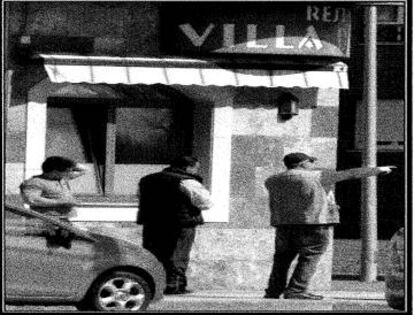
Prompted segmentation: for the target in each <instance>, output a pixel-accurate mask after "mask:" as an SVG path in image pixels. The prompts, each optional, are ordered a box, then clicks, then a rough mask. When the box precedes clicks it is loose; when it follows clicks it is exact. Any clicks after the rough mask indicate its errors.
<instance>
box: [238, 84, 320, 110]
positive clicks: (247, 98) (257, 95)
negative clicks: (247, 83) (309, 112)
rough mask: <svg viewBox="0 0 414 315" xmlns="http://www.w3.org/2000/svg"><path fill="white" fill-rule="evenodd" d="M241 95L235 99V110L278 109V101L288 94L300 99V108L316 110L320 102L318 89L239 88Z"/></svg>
mask: <svg viewBox="0 0 414 315" xmlns="http://www.w3.org/2000/svg"><path fill="white" fill-rule="evenodd" d="M238 90H240V93H237V94H236V96H235V97H234V108H247V109H254V108H269V109H273V108H276V107H277V99H278V98H279V97H280V96H281V95H282V94H283V93H286V92H289V93H291V94H293V95H294V96H295V97H297V98H298V108H299V110H300V109H305V108H306V109H309V108H315V107H316V104H317V101H318V88H307V89H303V88H289V89H288V88H276V89H269V88H250V87H243V88H238Z"/></svg>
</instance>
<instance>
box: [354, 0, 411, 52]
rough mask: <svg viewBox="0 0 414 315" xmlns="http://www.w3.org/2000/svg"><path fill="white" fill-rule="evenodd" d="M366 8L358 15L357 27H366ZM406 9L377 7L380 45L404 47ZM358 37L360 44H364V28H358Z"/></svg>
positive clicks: (387, 6)
mask: <svg viewBox="0 0 414 315" xmlns="http://www.w3.org/2000/svg"><path fill="white" fill-rule="evenodd" d="M363 10H364V7H363V6H362V7H360V8H359V11H358V14H357V21H358V23H357V25H361V26H363V25H364V14H363ZM404 21H405V16H404V7H403V6H397V5H379V6H377V22H378V26H377V42H378V44H379V45H396V44H397V45H398V44H400V45H403V44H404V38H405V28H404ZM356 35H357V38H358V43H359V44H364V27H358V29H357V30H356Z"/></svg>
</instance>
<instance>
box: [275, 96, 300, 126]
mask: <svg viewBox="0 0 414 315" xmlns="http://www.w3.org/2000/svg"><path fill="white" fill-rule="evenodd" d="M276 101H277V106H278V108H279V112H278V115H279V116H280V117H281V118H282V119H283V120H288V119H291V118H292V117H293V116H294V115H298V114H299V109H298V103H299V99H298V98H297V97H296V96H295V95H293V94H292V93H289V92H284V93H282V94H281V95H280V96H279V97H278V98H277V100H276Z"/></svg>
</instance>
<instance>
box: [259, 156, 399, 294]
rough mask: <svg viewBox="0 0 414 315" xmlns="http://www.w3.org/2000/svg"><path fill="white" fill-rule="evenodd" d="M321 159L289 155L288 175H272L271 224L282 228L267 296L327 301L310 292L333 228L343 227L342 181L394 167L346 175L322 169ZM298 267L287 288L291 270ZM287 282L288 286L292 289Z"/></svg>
mask: <svg viewBox="0 0 414 315" xmlns="http://www.w3.org/2000/svg"><path fill="white" fill-rule="evenodd" d="M315 161H316V158H315V157H312V156H309V155H307V154H305V153H300V152H296V153H290V154H287V155H286V156H285V157H284V159H283V162H284V164H285V166H286V168H287V170H286V171H285V172H282V173H280V174H277V175H273V176H271V177H269V178H268V179H267V180H266V181H265V186H266V188H267V190H268V191H269V203H270V213H271V219H270V220H271V225H272V226H274V227H276V228H277V230H276V238H275V254H274V261H273V268H272V271H271V274H270V278H269V283H268V287H267V289H266V295H265V298H275V299H277V298H279V297H280V296H281V295H282V294H283V296H284V298H285V299H311V300H321V299H323V296H320V295H315V294H312V293H310V292H309V291H308V287H309V284H310V280H311V279H312V276H313V275H314V274H315V271H316V268H317V265H318V263H319V261H320V258H321V256H322V255H323V254H324V253H325V252H326V250H327V247H328V244H329V239H330V235H331V233H332V229H333V225H335V224H337V223H339V211H338V209H339V207H338V206H337V204H336V202H335V197H334V194H333V185H334V184H335V183H336V182H339V181H343V180H348V179H354V178H363V177H368V176H377V175H380V174H389V173H390V172H391V168H392V166H381V167H366V168H353V169H349V170H344V171H336V170H334V169H317V168H315V166H314V162H315ZM297 255H298V263H297V265H296V267H295V269H294V271H293V274H292V276H291V278H290V281H289V283H288V284H287V280H288V279H287V278H288V271H289V268H290V266H291V264H292V262H293V260H294V258H295V257H296V256H297ZM286 284H287V286H286Z"/></svg>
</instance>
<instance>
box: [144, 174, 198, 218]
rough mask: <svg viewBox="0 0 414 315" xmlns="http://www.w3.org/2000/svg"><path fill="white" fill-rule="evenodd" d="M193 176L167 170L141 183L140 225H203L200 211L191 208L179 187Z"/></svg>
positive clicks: (189, 201)
mask: <svg viewBox="0 0 414 315" xmlns="http://www.w3.org/2000/svg"><path fill="white" fill-rule="evenodd" d="M191 178H193V176H191V175H187V174H185V173H182V172H175V171H173V170H171V169H165V170H164V171H162V172H160V173H155V174H151V175H147V176H145V177H144V178H142V179H141V181H140V183H139V200H140V204H139V208H140V210H139V213H138V223H139V224H146V223H148V224H164V223H165V224H167V225H180V226H194V225H197V224H200V223H202V221H203V220H202V217H201V211H200V209H197V208H196V207H195V206H193V205H192V203H191V200H190V197H189V196H187V195H186V194H185V193H184V192H183V191H182V190H181V189H180V183H181V182H182V181H183V180H185V179H191Z"/></svg>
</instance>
